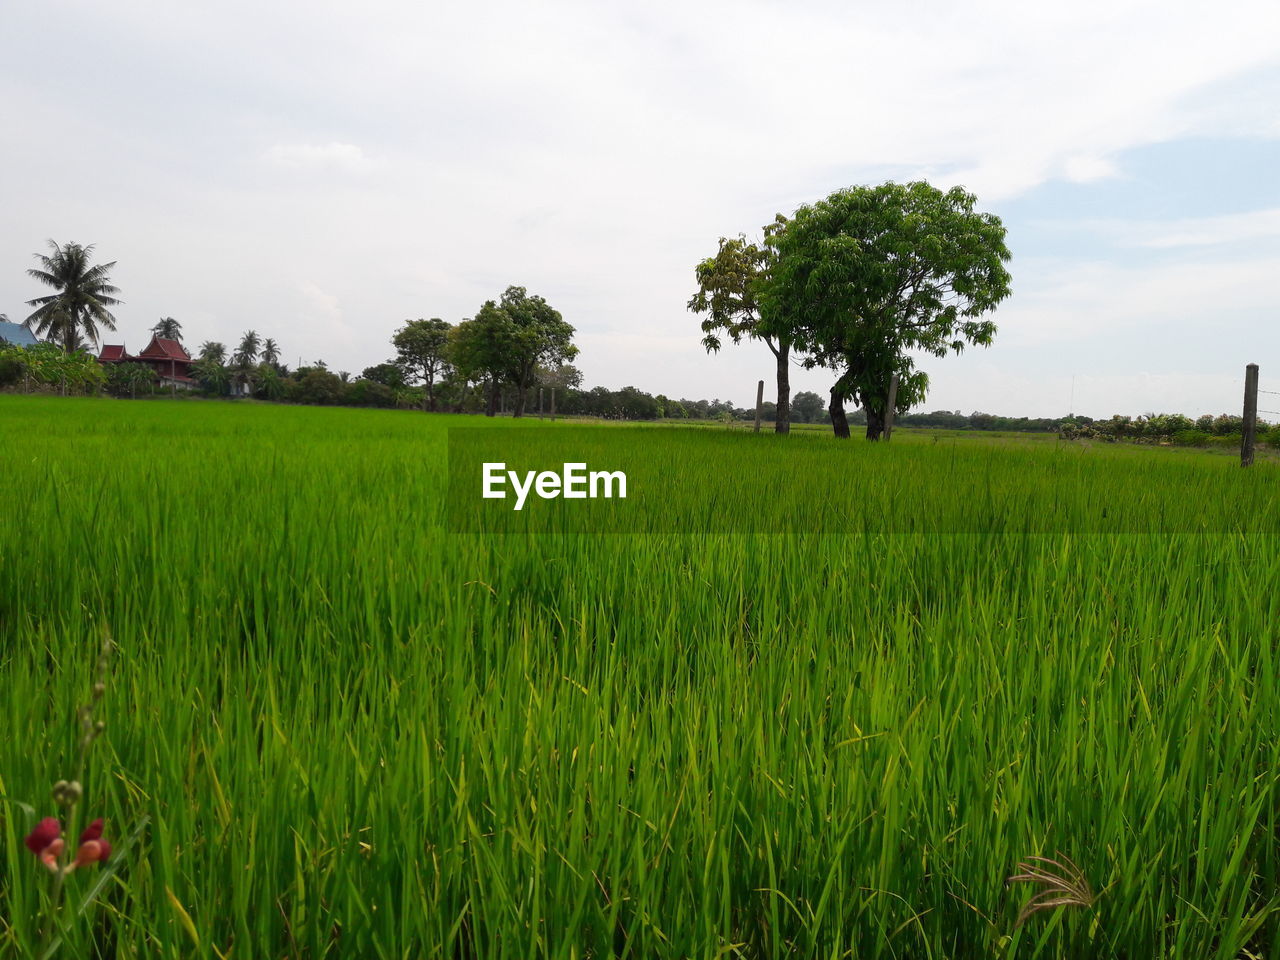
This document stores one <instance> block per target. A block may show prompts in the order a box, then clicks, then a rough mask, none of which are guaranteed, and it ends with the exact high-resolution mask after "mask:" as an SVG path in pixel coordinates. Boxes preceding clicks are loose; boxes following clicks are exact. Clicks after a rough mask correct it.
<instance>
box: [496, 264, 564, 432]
mask: <svg viewBox="0 0 1280 960" xmlns="http://www.w3.org/2000/svg"><path fill="white" fill-rule="evenodd" d="M500 309H501V310H502V312H503V313H505V314H506V315H507V317H508V318H510V322H511V353H510V356H509V358H508V361H507V379H508V380H510V381H511V383H512V384H514V385H515V388H516V404H515V410H514V411H513V412H514V415H515V416H517V417H521V416H524V406H525V398H526V396H527V395H528V392H529V388H530V387H532V386H534V385H536V384H537V381H538V370H539V368H545V367H553V366H557V365H559V364H561V363H567V362H568V361H570V360H572V359H573V358H574V357H576V356H577V355H578V348H577V347H575V346H574V345H573V327H572V326H570V325H569V324H568V323H566V322H565V320H564V318H563V317H561V316H560V311H559V310H556V309H555V308H554V307H552V306H551V304H549V303H547V301H546V300H544V299H543V298H542V297H539V296H536V295H535V296H530V295H529V293H528V292H527V291H526V290H525V288H524V287H507V289H506V292H505V293H503V295H502V301H501V304H500Z"/></svg>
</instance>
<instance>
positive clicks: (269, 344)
mask: <svg viewBox="0 0 1280 960" xmlns="http://www.w3.org/2000/svg"><path fill="white" fill-rule="evenodd" d="M262 362H263V363H269V364H270V365H271V366H273V367H274V366H275V365H276V364H277V363H279V362H280V345H279V344H278V343H276V342H275V341H274V340H272V339H271V338H270V337H267V339H265V340H263V341H262Z"/></svg>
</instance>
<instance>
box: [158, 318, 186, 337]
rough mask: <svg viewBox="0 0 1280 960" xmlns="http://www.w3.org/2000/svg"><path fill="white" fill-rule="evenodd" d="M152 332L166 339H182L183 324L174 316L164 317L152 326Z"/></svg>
mask: <svg viewBox="0 0 1280 960" xmlns="http://www.w3.org/2000/svg"><path fill="white" fill-rule="evenodd" d="M151 332H152V333H154V334H155V335H156V336H157V337H162V338H163V339H165V340H181V339H182V324H180V323H179V322H178V321H177V320H175V319H173V317H162V318H161V319H160V322H159V323H157V324H156V325H155V326H154V327H152V328H151Z"/></svg>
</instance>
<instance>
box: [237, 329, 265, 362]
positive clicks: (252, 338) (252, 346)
mask: <svg viewBox="0 0 1280 960" xmlns="http://www.w3.org/2000/svg"><path fill="white" fill-rule="evenodd" d="M261 347H262V338H260V337H259V336H258V334H257V332H256V331H254V330H249V331H247V332H246V333H245V335H244V336H243V337H242V338H241V340H240V346H238V347H237V348H236V355H235V362H236V364H237V365H238V366H242V367H249V366H252V365H253V362H254V361H255V360H257V359H258V350H259V349H260V348H261Z"/></svg>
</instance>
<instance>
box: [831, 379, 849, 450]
mask: <svg viewBox="0 0 1280 960" xmlns="http://www.w3.org/2000/svg"><path fill="white" fill-rule="evenodd" d="M827 411H828V412H829V413H830V414H831V429H832V430H834V431H835V434H836V439H837V440H848V439H849V418H848V417H846V416H845V415H844V388H843V387H841V386H840V385H839V384H836V385H835V386H834V387H832V388H831V404H830V406H828V407H827Z"/></svg>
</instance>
